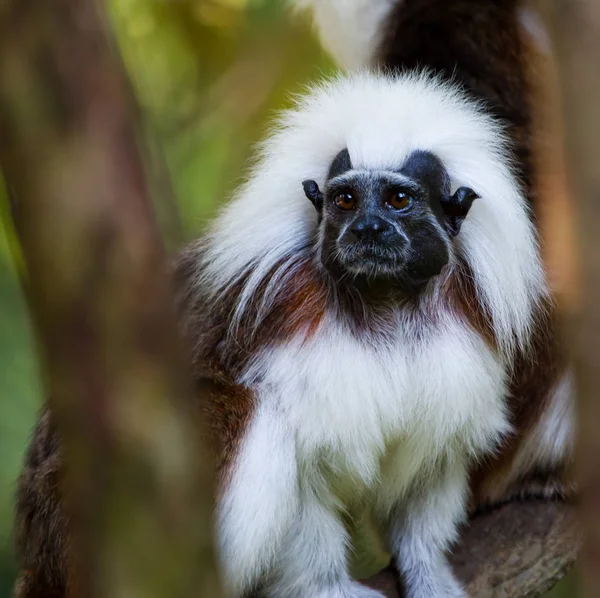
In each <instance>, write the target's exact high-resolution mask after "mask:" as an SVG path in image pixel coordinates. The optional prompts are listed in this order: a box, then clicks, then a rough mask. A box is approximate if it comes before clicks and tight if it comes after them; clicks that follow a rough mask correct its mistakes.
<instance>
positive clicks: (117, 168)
mask: <svg viewBox="0 0 600 598" xmlns="http://www.w3.org/2000/svg"><path fill="white" fill-rule="evenodd" d="M136 122H137V110H136V106H135V104H134V102H133V99H132V95H131V93H130V89H129V85H128V83H127V81H126V79H125V77H124V74H123V70H122V67H121V64H120V62H119V60H118V59H117V57H116V55H115V53H114V52H113V48H112V47H111V44H110V41H109V36H108V35H107V28H106V24H105V22H104V21H103V19H102V17H101V14H100V13H99V12H98V11H97V10H96V6H95V4H94V2H93V0H29V1H27V2H24V1H23V0H2V2H0V164H1V167H2V169H3V172H4V175H5V178H6V182H7V186H8V187H9V188H10V189H14V191H15V192H16V194H17V195H18V198H19V222H18V226H17V229H18V233H19V236H20V242H21V245H22V250H23V254H24V256H25V260H26V265H27V271H28V282H29V284H28V289H29V291H30V293H29V294H30V297H29V299H30V306H31V309H32V315H33V317H34V320H35V322H36V326H37V334H38V338H39V341H40V348H41V351H42V356H43V362H44V368H45V375H46V378H47V388H48V391H49V396H51V407H52V410H53V412H54V414H55V416H56V419H57V424H58V426H59V430H60V437H61V440H62V442H63V444H62V448H63V449H64V453H65V460H66V462H67V480H66V487H67V488H68V490H69V491H70V492H69V494H68V497H67V498H68V500H69V507H70V512H71V513H72V514H73V518H72V522H73V530H72V531H73V542H74V545H73V547H72V549H71V551H70V554H71V555H73V559H77V563H76V564H77V567H76V569H77V571H78V572H79V573H80V575H79V577H78V578H77V579H69V595H70V598H74V597H77V596H85V597H86V598H88V597H90V598H91V597H93V596H110V597H111V598H120V597H122V598H125V597H128V598H129V597H130V596H139V597H142V596H153V597H160V596H169V598H171V597H173V598H174V597H181V598H184V597H191V596H194V597H197V596H211V597H213V596H214V597H218V596H219V588H218V582H217V579H216V573H215V570H216V569H215V566H214V562H213V554H212V547H211V536H212V533H211V524H210V517H211V507H212V473H211V469H212V468H211V467H210V461H209V460H208V459H207V458H206V457H205V455H204V453H203V452H202V446H201V439H200V438H199V434H198V431H197V420H195V419H193V418H192V417H191V409H192V407H193V398H192V395H191V391H190V386H189V385H188V381H187V379H186V377H185V372H184V368H182V363H184V360H182V359H181V358H180V350H179V346H178V339H177V338H176V332H175V331H176V326H175V322H174V315H173V314H172V308H171V305H172V304H171V288H170V285H169V282H168V277H167V276H166V273H165V256H164V250H163V246H162V242H161V238H160V235H159V231H158V227H157V225H156V221H155V217H154V213H153V210H152V206H151V201H150V193H149V190H148V187H147V184H146V180H145V173H144V168H143V164H142V161H141V159H140V153H139V151H138V146H137V137H138V135H137V133H138V130H137V129H136V128H135V123H136Z"/></svg>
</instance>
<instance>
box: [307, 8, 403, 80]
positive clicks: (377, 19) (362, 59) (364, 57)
mask: <svg viewBox="0 0 600 598" xmlns="http://www.w3.org/2000/svg"><path fill="white" fill-rule="evenodd" d="M398 1H399V0H295V2H296V4H297V5H298V6H300V7H301V8H308V9H310V11H311V12H312V13H313V17H314V21H315V25H316V28H317V32H318V35H319V38H320V40H321V43H322V44H323V46H324V48H325V49H326V50H327V51H328V52H329V53H330V54H331V56H332V57H333V58H334V59H335V61H336V62H337V63H338V64H339V65H340V66H342V67H345V68H347V69H355V68H359V67H365V66H370V65H371V64H372V62H373V59H374V57H375V54H376V52H377V49H378V46H379V43H380V41H381V40H380V35H381V29H382V27H381V26H382V24H383V23H384V21H385V19H386V17H387V16H388V15H389V14H390V11H391V10H392V8H393V7H394V6H395V5H396V4H397V3H398Z"/></svg>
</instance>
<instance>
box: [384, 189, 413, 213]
mask: <svg viewBox="0 0 600 598" xmlns="http://www.w3.org/2000/svg"><path fill="white" fill-rule="evenodd" d="M412 202H413V198H412V197H411V196H410V195H408V194H407V193H402V192H399V193H394V195H392V196H391V197H390V198H389V199H388V201H387V203H388V205H389V206H390V207H391V208H394V210H406V208H408V207H410V206H411V205H412Z"/></svg>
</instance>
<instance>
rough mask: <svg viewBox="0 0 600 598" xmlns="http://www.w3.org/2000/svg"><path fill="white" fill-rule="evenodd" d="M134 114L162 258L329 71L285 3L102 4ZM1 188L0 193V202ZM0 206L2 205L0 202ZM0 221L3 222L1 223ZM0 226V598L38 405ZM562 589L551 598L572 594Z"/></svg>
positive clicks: (134, 0) (6, 584)
mask: <svg viewBox="0 0 600 598" xmlns="http://www.w3.org/2000/svg"><path fill="white" fill-rule="evenodd" d="M108 6H109V18H110V20H111V26H112V27H113V29H114V31H115V36H116V40H117V43H118V45H119V49H120V51H121V53H122V56H123V59H124V61H125V63H126V66H127V69H128V71H129V74H130V76H131V79H132V82H133V85H134V87H135V89H136V93H137V97H138V101H139V103H140V106H141V109H142V113H143V116H144V126H145V129H144V131H143V134H144V135H145V138H146V139H145V141H146V146H147V147H148V150H149V155H148V164H149V165H150V168H149V170H150V171H151V178H152V182H153V188H154V190H155V194H156V196H157V197H164V196H165V195H167V196H171V197H172V198H173V199H174V202H175V204H176V205H177V208H178V215H177V214H173V213H170V212H165V211H164V210H161V211H160V217H161V221H162V223H163V226H164V230H165V235H166V238H167V240H168V246H169V249H170V250H171V251H176V250H177V248H178V247H179V246H180V245H181V243H182V242H185V240H189V239H191V238H193V237H195V236H197V235H199V234H200V233H201V231H202V228H203V226H204V225H205V223H206V221H207V219H208V218H210V216H211V214H213V213H214V211H215V210H217V209H218V208H219V206H220V205H222V204H223V202H224V201H226V200H227V198H228V197H229V196H230V195H231V192H232V190H233V189H234V188H235V187H236V186H237V185H238V184H239V182H240V180H241V179H242V177H243V175H244V172H245V165H246V163H247V161H248V159H249V158H250V157H251V155H252V147H253V145H254V144H255V143H256V142H257V141H258V140H259V139H261V138H262V137H264V135H265V133H266V132H267V131H268V126H269V122H270V121H271V120H272V118H273V116H274V113H275V111H276V110H278V109H282V108H285V107H286V106H289V105H291V103H292V102H293V96H294V95H295V94H297V93H300V92H302V91H303V89H304V88H305V86H306V85H307V84H308V83H309V82H311V81H314V80H316V79H318V78H319V77H322V76H323V75H327V74H328V73H331V72H333V66H332V64H331V62H330V61H329V60H328V58H327V56H326V55H325V54H324V53H323V52H322V51H321V49H320V48H319V47H318V45H317V43H316V41H315V40H314V38H313V36H312V35H311V32H310V26H309V23H308V21H307V19H303V18H299V17H298V16H297V15H294V14H293V13H292V11H291V10H290V9H289V7H288V6H286V3H285V2H284V0H170V1H167V0H109V2H108ZM1 194H3V189H2V187H1V185H0V195H1ZM0 205H2V206H3V209H6V202H5V201H3V198H1V197H0ZM4 216H6V214H4ZM2 223H3V226H2V227H0V598H8V597H9V596H10V593H11V587H12V583H13V580H14V575H15V568H14V560H13V555H12V540H11V525H12V510H13V496H14V492H15V483H16V478H17V476H18V473H19V469H20V466H21V461H22V458H23V453H24V450H25V447H26V444H27V441H28V438H29V435H30V431H31V429H32V427H33V425H34V422H35V418H36V413H37V410H38V409H39V407H40V404H41V401H42V390H41V384H40V381H39V373H38V370H37V366H36V359H35V346H34V340H33V334H32V330H31V327H30V323H29V320H28V317H27V312H26V307H25V305H24V302H23V298H22V295H21V292H20V288H19V284H18V276H17V274H18V272H17V268H18V264H17V265H15V263H14V260H13V254H14V252H13V251H11V248H12V249H14V241H13V235H12V231H11V230H10V227H9V225H8V223H7V218H6V217H3V218H2ZM573 595H574V590H573V589H572V587H571V585H570V584H569V583H565V584H562V586H561V588H559V589H557V590H556V591H555V592H553V593H552V597H553V598H559V597H560V598H566V597H567V596H573Z"/></svg>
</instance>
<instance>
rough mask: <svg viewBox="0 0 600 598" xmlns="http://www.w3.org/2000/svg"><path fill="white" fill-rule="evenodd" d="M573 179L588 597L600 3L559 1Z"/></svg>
mask: <svg viewBox="0 0 600 598" xmlns="http://www.w3.org/2000/svg"><path fill="white" fill-rule="evenodd" d="M548 10H549V16H550V20H551V22H552V25H553V35H554V37H555V40H556V49H557V54H558V63H559V73H560V82H561V91H562V100H563V111H564V122H565V126H564V129H565V138H566V148H567V159H568V167H569V168H568V171H569V172H568V173H569V182H570V185H571V187H572V190H573V198H574V201H573V204H574V206H575V209H576V229H575V230H576V239H577V250H578V252H579V256H578V259H579V262H580V269H581V274H580V279H581V284H580V289H579V292H578V293H577V301H576V303H575V304H574V305H573V308H572V309H571V312H572V318H571V322H570V326H569V330H568V332H569V337H570V341H571V346H572V349H573V356H574V362H575V372H576V380H577V386H578V394H579V405H578V410H579V413H578V415H579V436H578V437H579V447H578V451H579V460H578V461H579V466H580V474H581V481H582V500H581V504H582V508H581V516H582V521H583V529H584V530H585V537H584V550H583V554H582V560H581V570H582V581H583V584H582V589H583V595H584V596H589V597H592V596H594V597H596V596H599V595H600V434H599V433H598V428H599V426H600V395H599V394H598V392H599V389H600V167H599V163H600V67H599V62H600V3H598V2H597V0H554V1H553V2H551V3H550V4H549V7H548Z"/></svg>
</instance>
